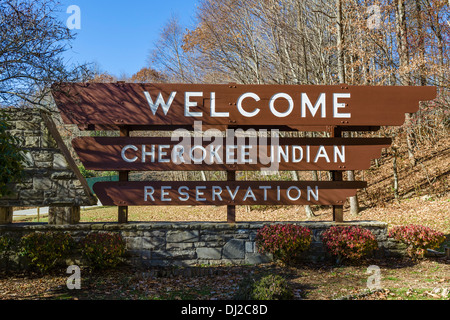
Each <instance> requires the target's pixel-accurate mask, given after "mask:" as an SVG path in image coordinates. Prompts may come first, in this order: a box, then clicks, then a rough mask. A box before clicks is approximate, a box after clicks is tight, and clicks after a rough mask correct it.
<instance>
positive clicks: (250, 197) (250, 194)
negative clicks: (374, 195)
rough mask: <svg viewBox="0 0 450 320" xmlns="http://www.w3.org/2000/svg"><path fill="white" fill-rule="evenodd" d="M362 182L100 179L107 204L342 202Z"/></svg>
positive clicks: (99, 193) (97, 185)
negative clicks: (107, 180) (105, 180)
mask: <svg viewBox="0 0 450 320" xmlns="http://www.w3.org/2000/svg"><path fill="white" fill-rule="evenodd" d="M366 186H367V183H366V182H361V181H344V182H330V181H319V182H316V181H302V182H288V181H207V182H201V181H188V182H186V181H129V182H97V183H95V184H94V187H93V189H94V192H95V193H96V195H97V197H98V198H99V200H100V201H101V203H102V204H103V205H106V206H146V205H161V206H169V205H178V206H182V205H256V204H258V205H276V204H283V205H307V204H309V205H319V204H320V205H342V204H344V202H345V200H346V199H347V198H348V197H351V196H354V195H355V194H356V192H357V189H360V188H365V187H366Z"/></svg>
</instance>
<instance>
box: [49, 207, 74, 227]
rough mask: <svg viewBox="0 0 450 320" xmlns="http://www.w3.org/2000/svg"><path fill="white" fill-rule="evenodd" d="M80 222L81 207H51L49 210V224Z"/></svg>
mask: <svg viewBox="0 0 450 320" xmlns="http://www.w3.org/2000/svg"><path fill="white" fill-rule="evenodd" d="M78 222H80V207H77V206H70V207H50V208H49V211H48V224H54V225H65V224H77V223H78Z"/></svg>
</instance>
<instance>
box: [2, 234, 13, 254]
mask: <svg viewBox="0 0 450 320" xmlns="http://www.w3.org/2000/svg"><path fill="white" fill-rule="evenodd" d="M13 244H14V240H13V239H11V238H10V237H8V236H0V256H3V255H5V254H8V253H9V252H10V250H11V248H12V246H13Z"/></svg>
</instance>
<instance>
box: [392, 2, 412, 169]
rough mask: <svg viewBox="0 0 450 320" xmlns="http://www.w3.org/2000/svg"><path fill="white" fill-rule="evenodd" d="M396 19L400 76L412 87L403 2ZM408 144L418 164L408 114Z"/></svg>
mask: <svg viewBox="0 0 450 320" xmlns="http://www.w3.org/2000/svg"><path fill="white" fill-rule="evenodd" d="M396 4H397V7H396V18H397V48H398V49H397V50H398V56H399V62H400V67H399V69H400V70H399V74H400V81H401V84H402V85H403V86H410V85H411V77H410V72H409V71H407V68H408V64H409V51H408V37H407V28H406V13H405V3H404V2H403V0H397V3H396ZM405 128H406V144H407V147H408V158H409V161H410V162H411V164H412V165H415V164H416V159H415V157H414V145H415V141H414V136H413V133H412V114H411V113H407V114H406V117H405Z"/></svg>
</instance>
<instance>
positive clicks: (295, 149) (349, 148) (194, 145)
mask: <svg viewBox="0 0 450 320" xmlns="http://www.w3.org/2000/svg"><path fill="white" fill-rule="evenodd" d="M197 139H198V138H197ZM205 140H211V141H205ZM72 144H73V147H74V149H75V150H76V152H77V154H78V156H79V158H80V160H81V162H82V163H83V165H84V166H85V168H86V169H88V170H103V171H105V170H119V171H120V170H125V171H144V170H146V171H175V170H183V171H189V170H194V171H195V170H204V171H222V170H223V171H230V170H239V171H255V170H261V169H262V168H265V169H267V170H272V171H278V170H280V171H282V170H364V169H368V168H370V164H371V160H372V159H376V158H379V157H380V156H381V150H382V148H388V147H389V146H390V144H391V139H389V138H372V139H361V138H279V139H272V138H258V137H253V138H249V137H241V138H234V139H232V140H231V141H229V140H227V139H226V138H222V137H214V138H211V139H208V138H200V141H196V138H193V137H190V138H188V137H173V138H170V137H83V138H77V139H74V140H73V142H72Z"/></svg>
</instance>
